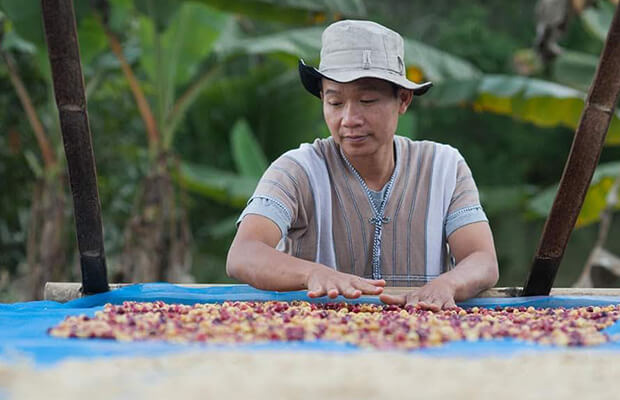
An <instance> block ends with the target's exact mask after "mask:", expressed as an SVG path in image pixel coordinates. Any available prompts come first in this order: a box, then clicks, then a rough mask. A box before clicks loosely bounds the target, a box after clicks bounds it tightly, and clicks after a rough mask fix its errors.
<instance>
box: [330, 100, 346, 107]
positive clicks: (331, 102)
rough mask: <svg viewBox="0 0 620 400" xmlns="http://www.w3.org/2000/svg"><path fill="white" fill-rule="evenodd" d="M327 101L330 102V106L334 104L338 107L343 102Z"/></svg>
mask: <svg viewBox="0 0 620 400" xmlns="http://www.w3.org/2000/svg"><path fill="white" fill-rule="evenodd" d="M327 103H328V104H329V105H330V106H334V107H337V106H339V105H341V104H342V103H341V102H339V101H329V102H327Z"/></svg>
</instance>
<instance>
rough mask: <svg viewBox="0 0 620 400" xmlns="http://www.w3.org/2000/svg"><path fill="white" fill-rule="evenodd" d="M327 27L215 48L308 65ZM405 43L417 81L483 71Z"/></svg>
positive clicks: (420, 45)
mask: <svg viewBox="0 0 620 400" xmlns="http://www.w3.org/2000/svg"><path fill="white" fill-rule="evenodd" d="M324 29H325V28H324V27H312V28H301V29H292V30H288V31H285V32H279V33H274V34H267V35H262V36H258V37H256V38H238V37H227V38H226V40H221V41H219V42H218V44H217V45H216V52H217V53H218V55H219V56H221V57H229V56H232V55H235V54H265V53H277V54H279V55H281V56H284V57H285V58H288V59H289V61H290V62H291V63H292V64H294V63H296V62H297V60H298V59H299V58H303V59H304V60H305V61H306V62H309V63H314V64H315V65H316V63H317V62H318V58H319V52H320V51H321V33H322V32H323V30H324ZM404 41H405V64H406V65H407V66H408V71H407V72H408V74H409V75H414V76H410V78H413V79H414V80H421V79H430V80H433V81H435V82H439V81H442V80H447V79H461V80H464V79H473V78H478V77H479V76H480V71H479V70H478V69H477V68H476V67H474V66H473V65H472V64H470V63H469V62H467V61H465V60H463V59H461V58H458V57H456V56H453V55H451V54H448V53H446V52H443V51H441V50H439V49H435V48H432V47H430V46H427V45H425V44H423V43H421V42H418V41H416V40H412V39H404Z"/></svg>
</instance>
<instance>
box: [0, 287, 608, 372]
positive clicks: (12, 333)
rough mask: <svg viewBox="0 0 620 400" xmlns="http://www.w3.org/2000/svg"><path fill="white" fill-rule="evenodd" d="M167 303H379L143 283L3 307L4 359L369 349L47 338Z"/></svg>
mask: <svg viewBox="0 0 620 400" xmlns="http://www.w3.org/2000/svg"><path fill="white" fill-rule="evenodd" d="M155 300H162V301H165V302H168V303H182V304H190V305H192V304H195V303H217V302H222V301H225V300H239V301H267V300H280V301H292V300H306V301H311V302H340V301H347V302H358V303H359V302H367V303H377V304H378V303H380V302H379V300H378V299H377V298H374V297H362V298H360V299H357V300H346V299H344V298H342V297H340V298H337V299H334V300H332V299H327V298H321V299H309V298H308V297H307V296H306V292H305V291H299V292H287V293H279V292H267V291H262V290H257V289H254V288H252V287H250V286H247V285H234V286H217V287H210V288H202V289H192V288H184V287H180V286H175V285H171V284H165V283H155V284H139V285H132V286H127V287H124V288H122V289H117V290H113V291H110V292H107V293H102V294H98V295H94V296H89V297H85V298H81V299H76V300H73V301H70V302H67V303H64V304H62V303H57V302H53V301H35V302H28V303H14V304H0V360H1V361H4V362H15V361H17V360H19V359H21V358H23V357H26V358H29V359H32V360H34V361H35V362H36V363H37V364H38V365H41V366H45V365H51V364H54V363H56V362H58V361H61V360H63V359H66V358H69V357H71V358H97V357H109V356H153V355H162V354H167V353H173V352H181V351H219V350H222V349H224V350H228V349H231V348H233V349H236V350H239V349H241V350H244V351H262V350H271V351H274V350H275V351H328V352H342V353H347V352H357V351H366V350H361V349H358V348H356V347H355V346H353V345H347V344H339V343H333V342H326V341H316V342H295V343H281V342H270V343H261V344H244V345H234V346H222V345H218V346H216V345H205V344H172V343H166V342H163V341H146V342H116V341H112V340H105V339H89V340H84V339H64V338H54V337H51V336H49V335H48V334H47V330H48V328H50V327H53V326H55V325H56V324H58V323H59V322H61V321H62V320H64V319H65V317H67V316H69V315H79V314H86V315H89V316H94V314H95V312H96V311H98V310H101V309H102V308H103V305H104V304H106V303H112V304H121V303H122V302H124V301H155ZM609 304H620V297H582V296H580V297H576V296H575V297H572V296H552V297H542V296H541V297H528V298H525V297H517V298H478V299H471V300H469V301H467V302H464V303H460V304H459V305H460V306H462V307H473V306H478V307H487V308H493V307H495V306H498V305H499V306H513V307H520V306H526V307H528V306H533V307H536V308H544V307H580V306H588V305H592V306H595V305H599V306H600V305H609ZM605 332H606V333H608V334H610V335H618V334H620V321H619V322H617V323H615V324H614V325H612V326H610V327H608V328H606V329H605ZM559 349H563V348H557V347H553V346H543V345H538V344H534V343H524V342H521V341H517V340H513V339H497V340H489V341H478V342H467V341H460V342H450V343H447V344H445V345H443V346H440V347H434V348H426V349H419V350H413V351H412V353H414V354H423V355H427V356H465V357H486V356H510V355H513V354H515V353H518V352H523V351H538V352H542V351H557V350H559ZM588 349H590V350H593V349H594V350H597V351H620V342H617V341H614V342H611V343H606V344H604V345H600V346H596V347H589V348H588Z"/></svg>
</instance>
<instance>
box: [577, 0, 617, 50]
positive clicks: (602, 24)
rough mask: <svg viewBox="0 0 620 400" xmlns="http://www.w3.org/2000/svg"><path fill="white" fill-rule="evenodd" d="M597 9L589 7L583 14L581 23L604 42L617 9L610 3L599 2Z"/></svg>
mask: <svg viewBox="0 0 620 400" xmlns="http://www.w3.org/2000/svg"><path fill="white" fill-rule="evenodd" d="M597 3H598V4H597V6H596V7H589V8H588V9H587V10H585V11H584V12H582V13H581V21H582V22H583V24H584V26H585V27H586V29H587V30H588V31H590V33H592V34H593V35H594V36H595V37H597V38H598V39H600V40H601V41H602V42H604V41H605V39H606V38H607V31H609V27H610V26H611V20H612V18H613V16H614V10H615V7H616V6H614V5H613V4H611V2H609V1H599V2H597Z"/></svg>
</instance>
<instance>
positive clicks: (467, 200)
mask: <svg viewBox="0 0 620 400" xmlns="http://www.w3.org/2000/svg"><path fill="white" fill-rule="evenodd" d="M482 221H486V222H488V219H487V217H486V214H485V213H484V210H483V209H482V206H481V205H480V196H479V194H478V188H477V187H476V183H475V181H474V178H473V176H472V173H471V170H470V169H469V167H468V166H467V163H466V162H465V160H464V159H463V158H462V157H461V158H460V160H459V161H458V163H457V168H456V184H455V188H454V192H453V194H452V198H451V200H450V205H449V207H448V213H447V217H446V223H445V225H446V226H445V229H446V237H448V236H450V235H451V234H452V233H453V232H454V231H455V230H457V229H459V228H461V227H463V226H465V225H469V224H472V223H474V222H482Z"/></svg>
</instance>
